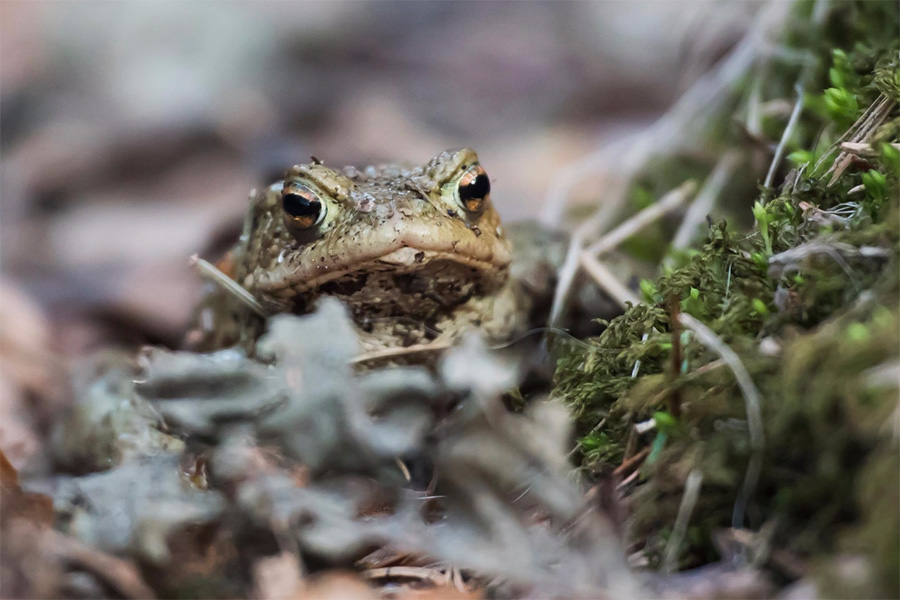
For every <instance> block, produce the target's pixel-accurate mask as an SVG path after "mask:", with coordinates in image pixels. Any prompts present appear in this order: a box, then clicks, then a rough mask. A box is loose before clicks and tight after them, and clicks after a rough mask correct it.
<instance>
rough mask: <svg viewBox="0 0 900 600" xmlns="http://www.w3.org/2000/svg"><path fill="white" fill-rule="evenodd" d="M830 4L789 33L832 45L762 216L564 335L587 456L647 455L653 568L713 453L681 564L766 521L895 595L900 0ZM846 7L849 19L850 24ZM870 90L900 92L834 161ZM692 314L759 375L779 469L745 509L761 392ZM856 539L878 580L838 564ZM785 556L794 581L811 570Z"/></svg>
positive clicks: (818, 556) (770, 457)
mask: <svg viewBox="0 0 900 600" xmlns="http://www.w3.org/2000/svg"><path fill="white" fill-rule="evenodd" d="M798 10H799V11H800V14H803V12H804V11H808V10H809V5H807V4H801V5H800V7H799V8H798ZM833 11H834V12H833V14H831V15H829V16H828V18H826V19H825V20H824V21H823V23H822V24H821V25H819V26H818V27H819V29H818V35H813V34H814V33H815V32H816V27H814V26H813V24H811V23H810V21H809V20H806V21H803V20H799V21H798V23H797V24H795V25H794V26H792V27H791V29H790V30H789V31H788V32H787V40H788V43H789V44H792V45H793V47H794V49H798V48H799V49H801V50H803V51H804V52H812V54H813V55H815V56H817V57H819V58H820V63H819V64H818V66H816V67H814V68H811V69H810V70H808V71H806V74H805V75H804V77H805V81H806V85H807V88H806V89H807V97H806V105H807V111H806V113H805V115H804V117H803V119H801V125H800V126H799V128H798V129H797V131H796V132H795V135H794V136H793V137H792V140H793V142H792V144H793V148H794V150H795V151H794V152H793V154H792V155H791V161H792V162H794V163H795V164H796V165H797V167H798V169H797V170H795V171H792V172H791V173H789V174H787V176H786V177H785V179H784V180H785V184H784V186H783V187H782V188H781V189H780V190H779V191H778V192H777V193H774V192H772V191H771V190H761V191H760V192H759V195H758V200H757V201H756V203H755V204H754V206H753V207H752V210H749V211H748V210H747V209H746V208H744V211H746V212H745V214H747V213H749V214H752V217H753V220H754V221H755V225H754V227H753V228H752V229H751V230H750V231H747V232H744V233H737V232H735V231H734V230H733V229H732V228H731V226H728V225H726V224H725V223H720V224H717V225H715V226H711V227H710V230H709V232H708V237H707V241H706V243H705V245H703V247H702V248H699V249H696V250H692V251H689V252H687V253H682V254H681V255H679V256H671V257H670V258H669V261H670V263H673V264H675V265H676V267H675V268H673V269H671V270H670V271H669V272H667V273H665V274H664V275H663V276H662V277H660V278H659V279H657V280H656V281H655V282H649V281H645V282H643V283H642V285H641V291H642V292H643V294H644V297H645V300H646V302H645V303H644V304H640V305H638V306H632V307H630V308H629V309H628V310H626V311H625V313H624V314H623V315H621V316H620V317H617V318H616V319H613V320H612V321H610V322H608V323H605V324H606V325H607V328H606V330H605V331H604V332H603V333H602V334H601V335H600V336H599V337H598V338H596V339H593V340H590V341H589V342H588V345H587V347H581V346H579V347H573V348H570V349H568V350H566V351H564V352H563V353H562V354H561V356H560V358H559V361H558V365H557V373H556V390H555V393H556V395H558V396H560V397H562V398H564V399H566V400H567V401H568V403H569V405H570V406H571V407H572V410H573V412H574V413H575V415H576V416H577V419H578V432H579V435H580V438H579V442H580V443H579V447H580V450H581V461H582V465H583V466H584V467H585V469H586V470H588V471H590V472H594V473H608V472H610V471H612V470H613V469H614V468H616V467H617V466H619V465H620V464H622V463H623V461H624V460H625V459H627V458H628V457H631V456H634V455H635V454H637V453H640V452H641V451H643V454H644V455H646V460H644V462H643V465H642V467H641V470H640V473H639V476H638V477H637V479H635V480H634V482H633V483H632V484H631V487H629V488H628V490H629V493H630V494H631V495H632V498H631V501H630V505H631V506H633V507H634V508H633V514H632V517H633V518H632V520H631V524H630V536H631V539H632V540H633V541H634V544H635V546H636V549H639V550H640V551H642V552H643V553H644V555H645V556H646V558H647V559H648V561H649V562H650V564H651V565H659V564H660V562H661V559H662V555H663V550H664V548H665V545H666V543H667V541H668V538H669V535H670V531H671V528H672V526H673V524H674V523H675V517H676V514H677V512H678V507H679V504H680V502H681V500H682V496H683V492H684V482H685V480H686V478H687V475H688V473H689V472H691V471H692V470H694V469H697V470H699V472H701V473H702V474H703V485H702V489H701V493H700V496H699V499H698V502H697V505H696V507H695V510H694V512H693V517H692V519H691V521H690V527H689V529H688V532H687V535H686V537H685V539H684V540H683V542H682V543H681V546H680V550H681V551H680V553H679V564H680V566H682V567H690V566H696V565H700V564H703V563H706V562H709V561H712V560H715V559H716V557H717V550H716V547H715V546H714V544H713V541H712V539H713V537H714V536H713V533H714V532H715V531H719V530H723V529H727V528H729V527H731V526H732V525H734V526H737V527H741V528H748V529H750V530H753V531H758V530H760V529H761V528H763V527H765V528H766V530H767V531H769V532H770V533H771V535H772V538H771V543H772V547H774V548H776V549H778V550H780V551H784V552H786V553H788V555H789V556H792V557H794V558H797V559H798V560H799V561H801V562H802V561H806V562H807V564H810V565H812V567H810V569H811V570H809V571H807V572H808V573H809V574H810V575H812V576H816V577H819V579H820V581H821V582H823V583H824V585H823V587H822V589H823V590H831V592H830V593H836V594H841V595H859V594H864V595H871V596H878V595H888V596H890V595H893V594H896V593H897V590H898V586H900V581H898V560H900V534H898V526H897V524H898V516H897V515H898V512H900V487H898V486H900V482H898V476H897V471H898V468H897V467H898V444H897V437H898V436H897V434H896V432H895V431H894V428H896V427H897V424H896V421H897V418H898V413H897V410H898V408H897V406H898V405H897V381H896V369H897V365H898V364H900V310H898V305H900V151H898V150H897V149H896V147H895V146H893V145H892V144H896V143H897V141H898V138H900V110H898V107H897V104H896V103H895V104H891V103H890V102H891V99H893V98H895V94H896V91H897V89H900V88H898V87H897V82H898V81H900V74H898V73H900V71H898V66H900V60H898V59H897V56H898V50H900V47H898V43H897V41H896V36H895V32H892V33H891V34H890V35H888V33H887V29H888V28H887V27H886V26H885V25H884V22H885V21H887V20H889V21H890V22H891V23H893V24H894V25H892V28H894V27H895V24H896V23H897V22H898V19H900V14H898V11H897V6H896V4H895V3H864V2H863V3H839V4H836V5H835V6H834V7H833ZM837 13H840V14H841V15H842V16H843V18H844V19H848V18H849V19H851V20H850V21H849V23H850V25H849V26H845V27H844V28H843V29H838V28H835V27H834V26H833V25H834V22H835V21H834V18H835V14H837ZM888 13H889V14H888ZM803 44H805V45H803ZM798 76H799V75H798ZM815 86H819V87H818V88H817V87H815ZM766 89H767V90H773V89H778V86H777V85H775V84H772V85H767V86H766ZM816 89H818V90H819V92H815V90H816ZM885 102H887V103H885ZM873 103H881V105H882V106H886V107H888V109H885V113H886V114H885V115H884V118H883V119H881V122H880V123H879V124H877V127H874V128H873V129H872V133H871V135H870V136H869V137H868V138H867V141H868V142H870V144H871V145H870V147H869V148H870V149H869V150H868V151H867V152H866V154H865V155H864V156H858V157H856V158H853V159H852V160H849V161H847V162H846V164H845V165H844V166H843V167H841V169H840V170H837V169H836V168H830V167H832V165H833V164H835V161H836V159H838V155H839V150H840V148H839V146H837V145H836V144H835V142H836V141H838V140H839V138H840V136H841V135H842V134H843V133H844V130H845V129H846V128H848V127H853V126H854V124H855V122H857V121H858V120H860V118H861V117H862V118H865V116H866V115H867V114H870V113H867V112H866V111H867V110H868V109H869V108H870V107H871V106H872V105H873ZM817 163H818V164H817ZM692 174H695V173H693V172H692ZM651 179H652V178H651ZM647 181H648V179H646V178H645V179H644V180H642V183H640V184H639V185H644V186H646V185H647V183H646V182H647ZM738 221H740V219H738ZM679 312H684V313H688V314H690V315H692V316H693V317H695V318H696V319H698V320H700V321H701V322H703V323H704V324H706V325H707V326H708V327H709V328H710V329H711V330H712V331H714V332H715V333H716V334H717V335H718V336H719V338H720V339H721V341H722V343H724V344H726V345H727V346H728V347H729V348H731V349H732V350H733V351H734V352H735V353H736V354H737V356H738V358H739V360H740V361H741V363H742V364H743V365H744V367H745V368H746V369H747V371H748V372H749V374H750V376H751V378H752V380H753V382H754V384H755V386H756V387H757V388H758V390H759V392H760V396H761V402H762V406H761V409H762V421H763V432H764V434H765V445H764V448H763V450H762V452H761V454H759V455H757V456H758V458H759V460H760V461H761V465H762V466H761V470H760V474H759V478H758V481H757V482H756V484H755V485H753V486H752V489H750V492H752V493H751V494H750V496H749V504H748V505H747V507H746V512H744V513H740V512H739V513H738V514H740V515H741V518H740V520H739V522H735V523H733V520H734V519H735V514H736V513H735V511H734V507H735V502H736V500H737V498H738V496H739V493H740V490H741V487H742V485H743V482H744V481H745V475H746V473H747V469H748V464H749V463H750V462H751V457H752V456H754V455H755V454H754V452H753V451H752V448H751V440H750V435H749V432H748V424H747V422H748V417H747V401H746V399H745V397H744V394H743V393H742V391H741V389H740V387H739V386H738V385H737V383H736V380H735V376H734V374H733V372H732V370H731V369H730V368H729V366H727V365H726V364H725V363H724V362H723V361H721V360H720V357H719V354H718V353H716V352H714V351H712V350H711V349H710V348H708V347H707V346H706V345H704V344H702V343H700V342H699V341H698V340H697V339H696V338H695V336H694V335H693V334H692V332H690V331H685V330H683V329H682V328H681V327H679V326H678V325H677V321H676V319H675V316H676V315H677V314H678V313H679ZM890 377H893V379H890ZM650 419H653V421H652V422H651V421H649V420H650ZM642 422H643V423H644V425H643V426H642V427H640V428H639V429H636V428H635V425H636V424H638V423H642ZM649 423H652V425H649ZM847 556H853V557H857V558H859V557H861V560H862V561H863V563H864V565H865V569H863V571H865V573H866V576H865V577H864V578H862V579H859V578H857V579H856V580H854V579H853V578H852V577H843V578H842V577H841V576H840V573H841V572H843V571H841V569H839V568H835V566H834V565H835V561H838V562H840V561H841V560H844V558H843V557H847ZM846 560H850V559H846ZM854 560H855V559H854ZM776 562H777V561H776ZM848 564H849V563H848ZM772 568H773V569H774V571H775V572H777V574H778V576H779V577H782V578H783V579H782V580H783V581H787V580H790V579H792V578H796V577H797V576H798V575H799V574H798V573H797V572H796V571H795V570H792V569H790V568H786V567H784V565H781V566H779V565H778V564H773V565H772ZM829 577H830V578H832V579H834V578H837V579H839V580H840V582H833V581H830V580H829V579H828V578H829ZM826 586H827V587H826Z"/></svg>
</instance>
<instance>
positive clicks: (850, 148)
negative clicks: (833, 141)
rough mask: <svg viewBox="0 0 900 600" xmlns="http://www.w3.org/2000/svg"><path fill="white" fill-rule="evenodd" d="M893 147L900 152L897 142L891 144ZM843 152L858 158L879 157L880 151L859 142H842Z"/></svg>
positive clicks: (870, 145) (899, 145)
mask: <svg viewBox="0 0 900 600" xmlns="http://www.w3.org/2000/svg"><path fill="white" fill-rule="evenodd" d="M889 145H890V146H893V147H894V149H896V150H900V144H898V143H896V142H892V143H891V144H889ZM841 150H844V151H845V152H849V153H850V154H855V155H856V156H877V155H878V150H877V149H876V148H874V147H872V144H861V143H858V142H842V143H841Z"/></svg>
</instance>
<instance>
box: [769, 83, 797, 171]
mask: <svg viewBox="0 0 900 600" xmlns="http://www.w3.org/2000/svg"><path fill="white" fill-rule="evenodd" d="M794 89H795V90H796V91H797V102H795V103H794V110H792V111H791V118H790V119H788V122H787V127H785V128H784V131H783V132H782V134H781V140H780V141H779V142H778V147H777V148H776V149H775V156H773V157H772V164H771V165H769V172H768V173H767V174H766V181H765V183H763V187H765V188H770V187H772V180H773V179H774V178H775V170H776V169H777V168H778V165H779V164H781V158H782V157H783V156H784V149H785V148H786V147H787V142H788V140H789V139H790V138H791V134H792V133H794V128H795V127H796V126H797V121H798V120H799V119H800V112H801V111H802V110H803V85H802V84H800V83H798V84H797V87H796V88H794Z"/></svg>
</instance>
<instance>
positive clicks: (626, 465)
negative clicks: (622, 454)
mask: <svg viewBox="0 0 900 600" xmlns="http://www.w3.org/2000/svg"><path fill="white" fill-rule="evenodd" d="M648 454H650V448H644V449H642V450H641V451H640V452H638V453H637V454H635V455H634V456H632V457H631V458H628V459H626V460H624V461H622V464H621V465H619V466H618V467H616V469H615V470H614V471H613V475H615V476H617V477H618V476H620V475H622V474H623V473H626V472H628V470H629V469H631V468H632V467H634V466H635V465H636V464H638V463H641V462H643V460H644V459H645V458H647V455H648Z"/></svg>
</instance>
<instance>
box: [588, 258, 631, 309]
mask: <svg viewBox="0 0 900 600" xmlns="http://www.w3.org/2000/svg"><path fill="white" fill-rule="evenodd" d="M581 266H582V267H584V270H585V271H587V272H588V275H590V276H591V277H592V278H593V279H594V281H595V282H596V283H597V285H599V286H600V288H601V289H603V291H605V292H606V293H607V294H609V295H610V296H611V297H612V298H613V300H615V301H616V302H618V303H619V305H620V306H621V307H622V308H628V303H629V302H630V303H631V304H633V305H637V304H640V303H641V299H640V298H638V297H637V295H636V294H635V293H634V292H632V291H631V290H630V289H628V287H627V286H625V285H624V284H623V283H622V282H621V281H619V280H618V279H617V278H616V276H615V275H613V273H612V271H610V270H609V269H607V268H606V266H605V265H604V264H603V263H601V262H600V261H599V260H597V259H596V258H595V257H594V256H593V255H592V254H590V253H588V252H583V253H582V254H581Z"/></svg>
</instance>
